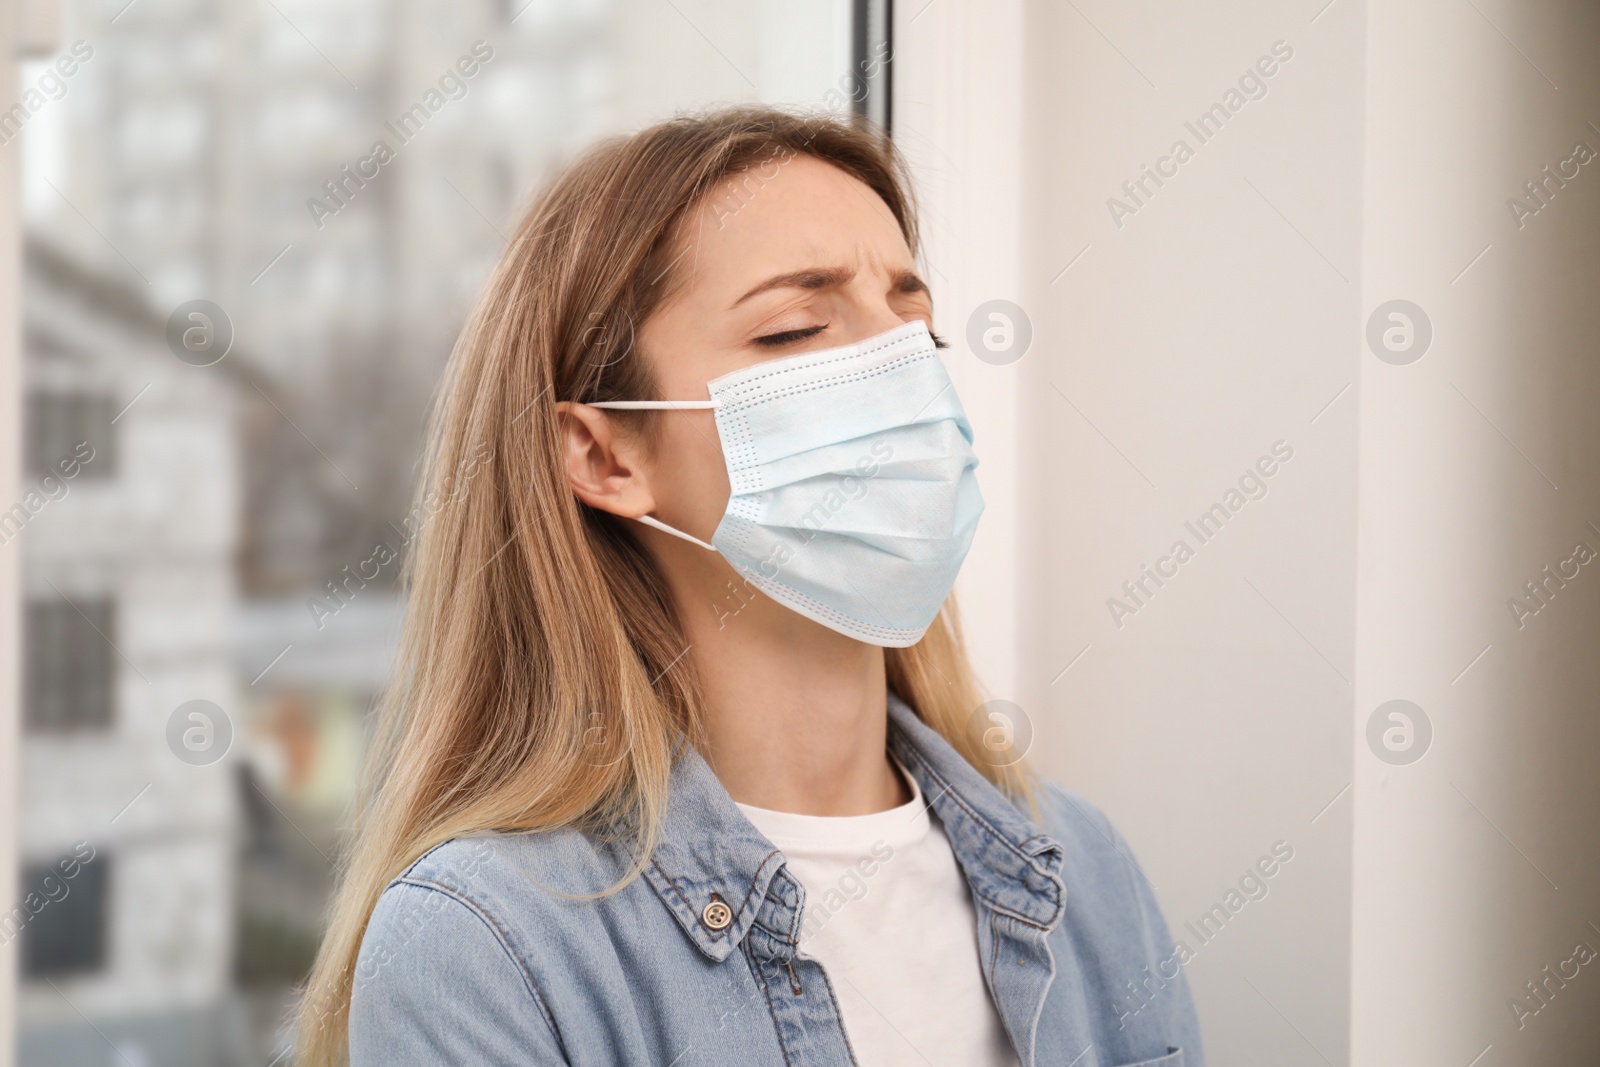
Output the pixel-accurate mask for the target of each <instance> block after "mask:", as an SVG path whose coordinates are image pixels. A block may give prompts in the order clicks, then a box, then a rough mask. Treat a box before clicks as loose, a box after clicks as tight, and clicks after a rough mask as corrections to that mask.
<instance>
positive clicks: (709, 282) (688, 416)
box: [569, 155, 933, 589]
mask: <svg viewBox="0 0 1600 1067" xmlns="http://www.w3.org/2000/svg"><path fill="white" fill-rule="evenodd" d="M764 169H765V170H766V172H767V173H769V174H772V177H770V178H768V177H765V176H763V175H762V173H761V171H760V170H759V169H755V168H752V169H751V170H750V171H749V172H747V173H746V174H744V175H735V176H733V177H731V178H729V179H727V180H725V181H724V182H723V183H722V184H721V185H720V186H719V187H718V188H717V189H715V190H714V191H713V192H712V193H711V194H709V195H708V196H707V197H706V198H705V199H704V200H703V201H702V202H701V203H700V205H699V206H698V207H697V208H696V209H695V210H694V211H692V212H691V213H690V215H689V216H687V217H686V219H685V221H684V225H683V227H682V235H681V247H680V254H679V258H678V259H677V260H676V261H675V263H674V266H673V269H674V270H675V271H677V272H679V273H680V274H681V276H682V277H683V279H684V281H683V284H682V285H681V286H680V287H679V289H678V291H677V292H676V293H675V294H674V295H673V296H672V298H671V299H670V300H667V301H665V302H664V303H663V304H662V305H661V306H660V307H659V308H658V309H657V310H656V311H655V312H654V313H653V314H652V315H651V317H650V318H649V320H648V321H647V322H645V323H644V325H643V326H642V327H641V328H640V329H639V331H638V336H637V340H638V344H637V346H636V350H635V351H636V352H637V353H638V355H639V357H640V358H643V359H646V360H648V361H649V364H650V370H651V374H652V376H653V378H654V380H655V382H656V388H657V397H658V398H660V399H666V400H705V399H708V398H709V397H710V393H709V392H708V391H707V389H706V383H707V382H709V381H711V380H712V379H714V378H717V377H719V376H720V375H723V374H727V373H729V372H731V371H736V370H740V369H742V368H745V367H749V366H751V365H753V364H757V363H762V362H765V361H767V360H774V359H783V358H784V357H787V356H794V355H798V354H800V353H802V352H812V351H817V350H819V349H825V348H834V347H837V346H840V345H846V344H851V343H853V342H856V341H860V340H862V339H864V338H867V337H872V336H874V335H876V334H880V333H883V332H884V331H886V330H890V329H893V328H894V327H896V326H899V325H901V324H902V323H906V322H910V321H911V320H913V319H921V320H923V322H925V323H926V324H927V325H928V328H929V330H930V332H931V331H932V329H933V323H932V316H933V304H932V300H931V298H930V295H929V292H928V287H927V285H926V284H924V282H923V280H922V279H921V278H920V277H919V276H918V275H917V273H916V269H915V265H914V263H913V260H912V255H911V249H910V248H909V247H907V245H906V242H905V238H904V237H902V236H901V233H900V227H899V225H898V224H897V223H896V222H895V219H894V215H893V214H892V213H891V212H890V211H889V208H888V205H886V204H885V203H884V202H883V199H882V198H881V197H879V196H878V195H877V194H876V193H874V192H873V191H872V190H871V189H870V188H868V187H867V185H866V184H864V183H863V182H861V181H860V180H859V179H857V178H854V177H851V176H850V175H848V174H846V173H845V172H843V171H841V170H839V169H838V168H836V167H834V166H832V165H830V164H827V163H824V162H822V161H820V160H818V159H816V158H814V157H811V156H806V155H795V156H791V157H790V158H789V159H788V160H787V162H784V163H783V164H781V165H777V164H775V163H774V164H768V165H767V166H766V167H765V168H764ZM774 171H775V172H776V173H773V172H774ZM641 399H643V398H641ZM597 415H598V412H596V410H595V409H593V408H590V409H586V411H585V412H584V414H583V418H582V422H583V423H584V425H585V426H587V427H590V428H592V430H593V434H594V441H601V439H602V438H604V439H606V441H603V442H602V444H609V445H610V446H612V447H614V451H615V456H616V461H617V462H616V466H615V467H605V466H604V465H603V464H599V463H597V460H596V458H595V457H596V453H597V452H600V451H610V450H611V449H610V448H600V449H597V448H595V447H594V443H593V441H591V442H589V444H588V446H587V447H577V446H583V445H584V441H583V440H582V439H583V438H584V437H585V436H586V434H585V431H584V429H583V428H578V429H577V431H576V432H577V433H578V438H579V440H577V441H574V440H573V439H572V438H571V437H570V436H569V467H571V468H572V471H573V479H574V489H575V490H576V491H577V492H578V494H579V496H580V497H581V498H582V499H584V500H585V501H586V502H588V503H590V504H591V505H594V506H598V507H602V508H604V509H605V510H608V511H612V512H614V513H616V514H621V515H627V516H630V517H637V516H638V515H641V514H650V515H654V516H655V517H656V518H658V519H660V520H661V521H663V522H665V523H667V524H668V525H670V526H673V527H675V528H677V529H679V530H684V531H686V532H688V533H691V534H693V535H694V536H696V537H698V538H700V539H701V540H703V541H710V540H711V535H712V532H713V531H714V530H715V529H716V527H717V524H718V522H719V521H720V520H721V518H722V514H723V511H724V510H725V509H726V507H727V503H728V494H729V485H728V473H727V468H726V466H725V464H724V461H723V456H722V448H721V445H720V443H719V441H718V437H717V426H716V421H715V418H714V415H713V413H712V412H711V411H709V410H705V409H700V410H683V411H656V412H653V413H651V415H650V416H649V417H650V418H652V419H655V420H658V421H657V424H656V427H655V429H656V433H655V434H654V441H653V446H652V447H650V448H648V449H645V448H643V447H642V445H640V444H639V443H634V442H630V441H629V440H628V439H627V437H626V435H615V434H612V433H609V432H607V431H606V429H605V428H604V427H603V426H600V425H597V424H596V423H595V418H596V416H597ZM608 472H609V479H608V478H607V477H603V475H605V474H607V473H608ZM580 476H587V477H588V482H587V483H585V484H580V482H582V481H583V477H580ZM586 489H587V490H588V491H587V492H586V491H585V490H586ZM638 532H639V533H640V534H641V535H643V536H645V537H647V539H648V541H649V543H650V544H652V546H653V547H654V549H655V551H656V554H657V555H658V557H668V558H665V559H663V562H664V563H667V564H669V566H668V567H667V569H668V571H669V572H673V571H677V572H678V573H676V574H669V576H671V577H674V578H677V579H693V578H695V577H696V576H693V575H690V574H687V573H684V571H685V568H687V569H688V570H692V571H699V572H700V575H699V576H698V577H699V578H701V579H704V580H707V581H710V582H712V583H714V588H717V589H720V588H721V586H722V584H723V582H724V581H725V580H726V579H727V577H728V572H730V571H731V568H729V567H728V566H727V564H726V563H725V562H724V561H723V560H722V559H721V557H720V556H717V555H716V554H715V553H711V552H707V551H706V550H704V549H702V548H698V547H696V546H693V545H689V544H687V543H686V542H681V541H677V540H675V539H672V538H668V537H666V536H665V535H662V534H660V533H658V532H657V531H654V530H648V529H640V530H639V531H638ZM674 584H681V583H679V582H675V583H674ZM697 584H698V583H697Z"/></svg>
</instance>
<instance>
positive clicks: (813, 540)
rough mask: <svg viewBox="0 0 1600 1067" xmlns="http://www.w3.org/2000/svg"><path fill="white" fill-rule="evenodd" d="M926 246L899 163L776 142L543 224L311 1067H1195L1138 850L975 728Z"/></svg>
mask: <svg viewBox="0 0 1600 1067" xmlns="http://www.w3.org/2000/svg"><path fill="white" fill-rule="evenodd" d="M916 249H917V228H916V222H915V218H914V214H913V208H912V203H911V199H910V196H909V193H908V184H907V181H906V178H905V168H904V164H903V162H902V161H901V159H900V158H899V157H898V156H897V155H896V154H895V152H894V150H893V148H892V147H891V146H890V145H889V144H888V143H887V142H886V141H884V140H882V139H880V138H879V137H877V136H875V135H874V134H872V133H870V132H868V131H867V130H865V129H862V128H857V127H851V126H848V125H845V124H842V123H840V122H837V121H835V120H833V119H831V118H825V117H801V116H794V115H790V114H786V113H782V112H778V111H773V110H768V109H762V108H739V109H733V110H727V111H722V112H718V113H715V114H711V115H708V116H701V117H690V118H679V119H676V120H673V121H670V122H666V123H663V124H661V125H658V126H655V127H652V128H650V129H646V130H644V131H642V132H639V133H637V134H634V135H633V136H631V137H627V138H621V139H616V140H612V141H608V142H606V143H603V144H601V145H599V146H598V147H596V148H594V149H593V150H591V151H590V152H588V153H587V154H586V155H584V156H583V157H582V158H580V159H579V160H578V161H577V162H576V163H574V164H572V165H571V166H570V167H569V168H568V169H567V170H566V171H565V172H564V173H562V174H561V175H560V176H559V177H558V178H557V180H556V181H555V182H554V183H553V184H552V185H551V186H550V187H549V188H548V189H547V190H546V191H545V192H544V193H543V195H542V196H541V197H540V198H539V199H538V200H537V201H536V202H535V203H534V205H533V206H532V208H531V209H530V211H529V212H528V214H527V217H526V218H525V219H524V220H523V222H522V224H521V226H520V227H519V228H518V231H517V234H516V237H515V238H514V239H513V240H512V241H511V243H510V246H509V247H508V248H507V250H506V252H505V254H504V256H503V257H502V259H501V262H500V264H499V266H498V269H497V270H496V272H495V274H494V276H493V278H492V279H491V281H490V283H489V287H488V291H487V293H486V294H485V296H484V297H483V299H482V301H481V303H480V304H479V306H478V308H477V310H476V312H475V313H474V315H473V316H472V319H471V321H470V323H469V324H468V326H467V328H466V330H465V331H464V333H463V335H462V337H461V340H460V342H459V343H458V345H457V347H456V350H455V353H454V355H453V357H452V360H451V364H450V367H449V371H448V378H447V390H446V392H445V393H444V395H443V397H442V399H441V400H440V402H439V404H438V407H437V410H436V414H435V417H434V422H433V425H432V430H431V439H430V449H429V471H430V473H429V475H428V482H427V485H428V490H427V496H426V497H425V498H424V505H425V507H426V511H427V513H428V514H431V515H432V518H431V519H430V520H429V521H428V524H427V525H426V527H425V528H424V530H423V532H422V534H421V537H420V541H419V545H418V549H417V553H416V555H415V557H414V559H413V561H412V567H411V572H410V577H411V594H410V610H409V616H408V622H407V631H406V636H405V640H404V648H403V651H402V655H401V659H400V661H399V662H400V666H399V668H398V671H397V678H396V681H395V683H394V685H393V686H392V687H391V692H390V694H389V697H388V699H387V701H386V705H385V709H384V711H383V712H382V715H381V718H380V725H379V729H378V732H377V736H376V738H375V741H374V752H375V755H374V758H373V770H372V775H373V781H372V782H371V783H370V784H369V788H368V790H367V795H368V797H369V800H368V803H367V804H366V806H365V808H364V812H363V814H362V816H361V818H360V820H359V822H358V827H359V829H358V831H357V834H356V839H355V844H354V850H353V855H352V859H351V862H350V866H349V869H348V871H347V872H346V874H345V877H344V882H343V885H342V888H341V890H340V893H339V896H338V899H337V901H336V906H335V912H334V916H333V920H332V925H331V928H330V930H329V932H328V935H327V938H326V940H325V942H324V944H323V946H322V951H321V955H320V956H319V959H318V962H317V965H316V968H315V971H314V973H313V976H312V980H311V984H310V988H309V990H308V992H307V995H306V997H305V1000H304V1007H303V1009H302V1015H301V1035H300V1036H301V1041H300V1053H301V1057H300V1060H301V1062H303V1063H309V1064H332V1063H337V1062H340V1061H341V1060H342V1059H343V1058H344V1057H345V1056H346V1055H347V1054H348V1056H349V1059H350V1060H351V1062H353V1063H354V1064H357V1065H367V1064H412V1063H430V1064H438V1063H449V1064H474V1065H480V1064H573V1065H575V1067H580V1065H581V1067H587V1065H601V1064H604V1065H614V1064H646V1063H650V1064H669V1063H670V1064H680V1065H684V1064H691V1063H693V1064H740V1065H762V1067H765V1065H772V1067H779V1065H789V1067H794V1065H799V1064H850V1063H860V1064H863V1065H875V1064H901V1063H919V1064H920V1063H935V1064H945V1063H949V1064H962V1065H964V1067H971V1065H998V1064H1019V1063H1020V1064H1059V1065H1062V1067H1066V1065H1069V1064H1071V1065H1077V1067H1090V1065H1095V1064H1098V1065H1125V1064H1144V1065H1150V1064H1161V1065H1163V1067H1173V1065H1182V1064H1189V1065H1190V1067H1193V1065H1195V1064H1199V1063H1200V1062H1201V1056H1200V1049H1199V1037H1198V1030H1197V1025H1196V1022H1195V1018H1194V1012H1193V1008H1192V1005H1191V1002H1190V999H1189V993H1188V990H1187V987H1186V985H1185V982H1184V980H1183V976H1182V975H1181V973H1179V972H1178V970H1177V967H1176V965H1172V966H1171V967H1169V970H1170V973H1166V974H1161V973H1158V972H1159V970H1160V968H1161V967H1162V965H1163V964H1171V956H1170V949H1171V946H1172V941H1171V939H1170V937H1169V936H1168V933H1167V929H1166V926H1165V924H1164V922H1163V920H1162V917H1161V915H1160V913H1159V911H1158V909H1157V906H1156V903H1155V899H1154V896H1153V895H1152V893H1151V890H1150V887H1149V885H1148V883H1147V882H1146V881H1145V880H1144V877H1143V875H1142V874H1141V873H1140V872H1139V869H1138V868H1137V866H1136V865H1135V864H1134V862H1133V860H1132V859H1131V858H1130V857H1129V853H1128V851H1127V848H1126V846H1125V845H1124V844H1123V842H1122V840H1121V838H1120V837H1119V836H1118V835H1117V833H1116V831H1115V830H1113V829H1112V828H1111V827H1110V825H1109V824H1108V823H1107V822H1106V821H1105V819H1104V817H1103V816H1102V815H1100V814H1099V812H1097V811H1096V810H1095V809H1094V808H1092V807H1091V806H1090V805H1088V804H1087V803H1086V802H1084V801H1083V800H1081V799H1078V798H1076V797H1074V796H1072V795H1070V794H1068V793H1065V792H1063V791H1062V790H1060V789H1059V788H1057V787H1055V786H1053V785H1050V784H1048V783H1039V782H1037V781H1036V780H1035V779H1034V778H1033V777H1032V776H1031V774H1030V773H1029V772H1028V771H1027V770H1026V766H1025V764H1024V763H1023V762H1022V760H1021V753H1018V752H1014V751H1011V749H1010V747H1009V740H1008V731H1007V729H1006V724H1005V723H1004V722H1003V721H1001V720H996V719H992V718H991V717H990V716H988V715H986V714H980V712H981V709H980V707H979V704H980V700H979V697H978V696H977V695H976V686H975V684H974V682H973V679H972V675H971V672H970V669H969V667H968V664H967V662H966V658H965V654H964V652H963V649H962V643H961V637H960V630H959V627H958V624H957V619H956V615H955V608H954V604H953V602H951V601H949V600H948V599H947V596H948V594H949V591H950V588H951V585H952V583H953V582H954V579H955V575H956V571H957V569H958V568H959V566H960V563H961V560H962V557H963V556H964V555H965V553H966V551H967V546H968V544H969V543H970V540H971V538H972V534H973V530H974V527H975V525H976V522H977V519H978V515H979V513H980V512H981V510H982V506H983V505H982V499H981V497H980V496H979V493H978V490H977V484H976V481H975V478H974V474H973V468H974V466H975V465H976V462H977V460H976V457H975V456H974V455H973V452H972V449H971V445H970V442H971V431H970V429H969V427H968V424H967V420H966V417H965V415H964V414H963V413H962V410H961V406H960V403H959V401H958V400H957V399H956V396H955V392H954V390H953V389H952V388H951V386H950V381H949V379H948V377H946V375H945V372H944V370H943V366H942V364H941V362H940V359H939V358H938V356H937V354H936V353H935V347H936V346H942V345H943V342H940V341H938V340H937V339H936V338H935V337H934V335H932V334H931V333H930V332H929V324H930V323H931V321H932V316H933V308H932V302H931V299H930V296H929V292H928V289H927V287H926V286H925V285H924V284H923V282H922V281H921V279H920V278H919V277H918V275H917V273H916V269H915V266H916V258H915V254H916ZM346 1040H347V1041H348V1046H346V1044H345V1042H346Z"/></svg>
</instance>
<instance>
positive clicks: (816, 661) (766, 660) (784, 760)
mask: <svg viewBox="0 0 1600 1067" xmlns="http://www.w3.org/2000/svg"><path fill="white" fill-rule="evenodd" d="M735 584H736V585H737V587H738V589H739V596H738V597H734V598H730V599H729V601H728V602H727V603H726V604H719V606H718V608H717V610H714V611H707V610H706V609H705V606H704V604H703V603H701V604H697V605H684V604H683V603H682V600H681V598H680V611H679V617H680V618H681V619H682V620H683V622H684V627H685V631H686V636H687V637H688V639H689V642H690V645H691V652H690V653H689V654H690V655H691V656H692V657H693V658H694V660H695V666H696V668H697V670H698V671H699V675H700V680H701V686H702V691H703V693H704V698H705V716H706V732H707V737H708V745H707V751H704V752H702V755H703V756H704V757H705V759H706V762H707V763H708V764H709V765H710V766H711V768H712V770H713V771H715V772H716V775H717V777H718V778H719V779H720V780H721V781H722V784H723V786H724V787H725V788H726V789H727V790H728V794H729V795H730V796H732V797H733V799H734V800H736V801H738V802H739V803H742V804H748V805H750V806H752V807H757V808H767V809H770V810H773V811H787V812H795V813H797V814H802V815H835V816H836V815H865V814H869V813H871V812H876V811H886V810H888V809H889V808H892V807H895V806H897V805H900V804H904V803H906V802H908V801H909V800H910V799H911V793H910V791H909V790H908V789H907V787H906V785H905V783H904V782H903V781H902V780H901V777H900V775H899V773H898V772H896V771H895V770H894V768H893V766H892V764H891V763H890V762H889V758H888V749H887V740H888V705H887V699H888V684H887V681H886V678H885V674H884V653H883V649H881V648H879V647H877V646H876V645H868V644H864V643H863V642H860V641H856V640H854V639H852V638H848V637H845V636H844V635H843V634H839V633H836V632H835V631H833V630H830V629H828V628H827V627H825V626H822V625H820V624H818V623H814V622H812V621H811V620H810V619H807V618H805V617H803V616H801V615H798V614H796V613H794V612H792V611H790V610H789V609H788V608H785V607H783V606H781V605H779V604H777V603H775V602H774V601H772V600H770V599H769V598H767V597H766V596H765V595H763V594H760V593H757V592H755V590H754V589H753V587H746V586H744V584H743V583H735ZM695 606H698V607H699V609H700V610H698V611H696V610H693V608H694V607H695Z"/></svg>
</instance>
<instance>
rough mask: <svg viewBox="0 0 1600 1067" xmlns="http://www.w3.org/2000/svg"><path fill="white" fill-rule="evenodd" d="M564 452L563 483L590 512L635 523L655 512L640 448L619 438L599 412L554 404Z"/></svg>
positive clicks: (622, 436)
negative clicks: (608, 513) (596, 509)
mask: <svg viewBox="0 0 1600 1067" xmlns="http://www.w3.org/2000/svg"><path fill="white" fill-rule="evenodd" d="M556 418H557V419H558V420H560V427H561V439H562V442H563V444H564V446H565V448H566V459H567V483H568V484H569V485H571V486H572V491H573V493H574V494H576V495H577V497H578V499H579V500H581V501H583V502H584V503H585V504H588V505H589V506H590V507H594V508H599V509H600V510H601V511H609V512H611V514H613V515H620V516H622V517H623V518H628V519H636V518H638V517H639V516H641V515H648V514H649V513H650V512H651V511H653V510H655V506H656V500H655V495H654V494H653V493H651V491H650V486H649V482H648V479H647V478H646V477H645V474H644V467H643V465H642V459H643V453H642V448H641V445H640V443H639V442H638V441H637V440H636V439H635V438H634V437H632V436H631V435H629V434H625V433H621V432H620V431H619V429H618V427H617V425H616V424H615V423H614V422H612V421H611V418H610V416H608V415H607V414H606V413H605V412H604V411H603V410H602V409H600V408H592V407H589V406H588V405H587V404H575V403H573V402H571V401H567V400H563V401H561V402H560V403H558V404H556Z"/></svg>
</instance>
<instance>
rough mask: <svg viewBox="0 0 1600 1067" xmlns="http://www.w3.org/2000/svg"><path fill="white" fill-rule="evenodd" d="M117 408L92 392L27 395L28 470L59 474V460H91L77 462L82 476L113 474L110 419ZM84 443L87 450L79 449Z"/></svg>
mask: <svg viewBox="0 0 1600 1067" xmlns="http://www.w3.org/2000/svg"><path fill="white" fill-rule="evenodd" d="M116 414H117V409H116V408H115V407H113V406H112V399H111V397H109V396H105V395H102V394H95V393H34V394H33V395H32V396H30V397H29V398H28V471H29V473H31V474H33V475H35V476H36V477H43V476H44V475H46V474H55V475H57V476H59V475H60V474H62V473H63V472H62V471H61V469H60V467H59V464H60V463H61V461H62V460H66V459H77V460H80V461H81V460H83V459H84V458H85V457H86V456H88V455H91V454H92V455H93V456H94V459H93V460H91V461H89V462H87V463H81V465H80V466H79V470H80V472H81V475H82V476H83V477H86V478H108V477H110V476H111V475H113V474H115V473H116V461H117V453H116V448H115V444H116V435H115V434H114V433H113V427H112V425H111V420H112V419H113V418H115V417H116ZM84 444H87V445H88V448H92V449H93V450H94V451H93V453H90V452H89V451H88V449H84V450H83V451H81V452H80V451H79V446H80V445H84Z"/></svg>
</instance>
